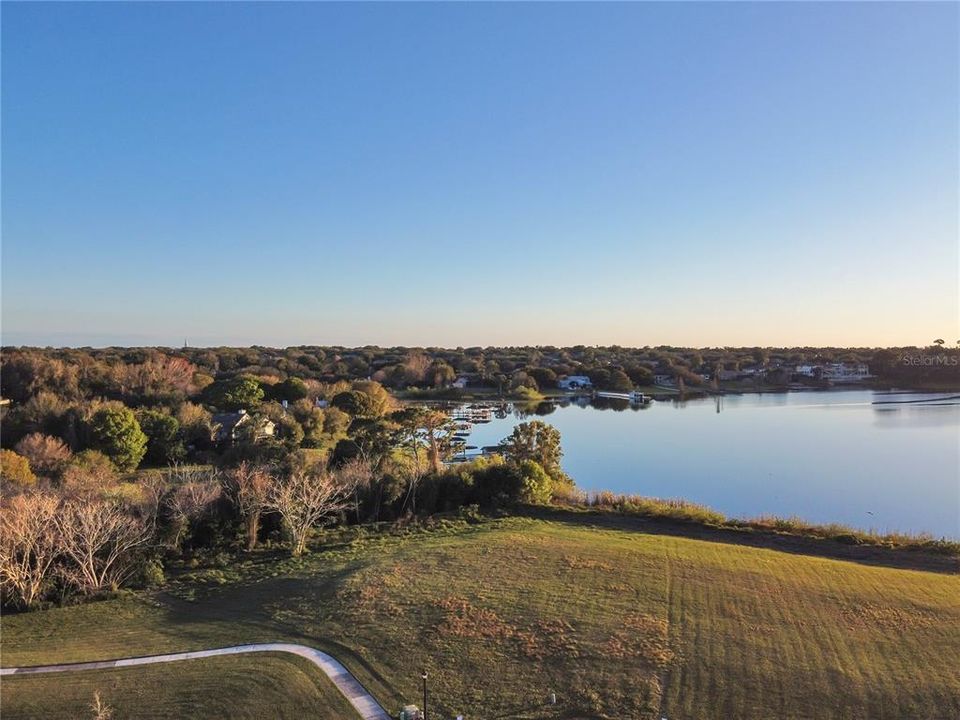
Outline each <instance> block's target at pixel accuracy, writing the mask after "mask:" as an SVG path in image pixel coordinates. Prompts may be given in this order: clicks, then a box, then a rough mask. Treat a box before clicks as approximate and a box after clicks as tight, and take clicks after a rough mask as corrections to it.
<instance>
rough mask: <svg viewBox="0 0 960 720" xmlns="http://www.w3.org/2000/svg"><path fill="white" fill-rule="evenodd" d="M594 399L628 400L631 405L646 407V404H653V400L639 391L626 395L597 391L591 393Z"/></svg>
mask: <svg viewBox="0 0 960 720" xmlns="http://www.w3.org/2000/svg"><path fill="white" fill-rule="evenodd" d="M593 396H594V397H602V398H611V399H613V400H628V401H629V402H632V403H637V404H638V405H646V404H647V403H651V402H653V398H652V397H650V396H649V395H645V394H643V393H642V392H640V391H639V390H632V391H631V392H628V393H619V392H606V391H604V390H597V391H596V392H594V393H593Z"/></svg>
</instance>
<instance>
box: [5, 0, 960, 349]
mask: <svg viewBox="0 0 960 720" xmlns="http://www.w3.org/2000/svg"><path fill="white" fill-rule="evenodd" d="M2 21H3V30H2V32H3V36H2V40H3V45H2V61H3V67H2V101H3V106H2V123H3V126H2V133H3V137H2V140H3V166H2V181H3V188H2V189H3V195H2V200H3V208H2V209H3V218H2V230H3V249H2V261H3V263H2V279H3V289H2V299H3V313H2V320H3V327H2V331H3V342H4V343H15V344H20V343H30V344H53V345H63V344H93V345H103V344H155V343H160V344H173V345H179V344H181V343H182V342H183V341H184V339H187V340H188V341H189V342H190V344H192V345H204V344H251V343H257V344H265V345H290V344H307V343H337V344H347V345H355V344H366V343H375V344H381V345H392V344H407V345H448V346H456V345H486V344H578V343H583V344H612V343H618V344H621V345H656V344H661V343H662V344H677V345H696V346H705V345H803V344H817V345H821V344H822V345H828V344H836V345H894V344H913V343H928V342H930V340H932V339H933V338H934V337H945V338H948V339H949V341H951V342H952V340H954V339H956V337H960V327H958V324H960V323H958V271H960V266H958V248H957V244H958V240H957V238H958V49H960V48H958V6H957V4H954V3H941V4H919V3H910V4H872V3H864V4H860V3H857V4H839V3H837V4H820V3H817V4H786V3H768V4H726V3H724V4H693V3H690V4H581V3H577V4H445V5H441V4H271V3H263V4H215V3H206V4H204V3H195V4H194V3H191V4H186V3H175V4H162V3H161V4H147V3H97V4H85V3H76V4H46V3H40V4H30V3H22V4H21V3H8V2H4V3H3V5H2Z"/></svg>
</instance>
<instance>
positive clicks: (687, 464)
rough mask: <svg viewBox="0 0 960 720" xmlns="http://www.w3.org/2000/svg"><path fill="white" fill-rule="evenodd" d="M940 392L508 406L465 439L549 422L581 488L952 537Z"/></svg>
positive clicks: (951, 412)
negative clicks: (643, 404)
mask: <svg viewBox="0 0 960 720" xmlns="http://www.w3.org/2000/svg"><path fill="white" fill-rule="evenodd" d="M952 397H953V398H956V395H953V396H952ZM950 398H951V396H950V395H943V394H915V393H886V392H874V391H869V390H834V391H829V392H813V391H811V392H792V393H777V394H762V395H758V394H746V395H728V396H725V397H721V398H712V397H711V398H704V399H696V400H688V401H686V402H683V403H680V402H669V401H664V402H657V403H654V404H652V405H651V406H648V407H646V408H627V409H623V407H624V406H625V405H626V403H625V402H621V403H619V408H617V409H613V408H606V409H597V408H594V407H590V406H587V407H583V406H580V405H577V404H568V405H566V406H563V405H556V404H553V405H552V408H553V409H552V411H549V410H550V406H546V405H541V406H540V408H539V411H538V413H534V414H531V413H530V410H531V409H532V408H528V409H527V410H526V411H524V410H523V409H521V408H520V407H519V406H513V405H510V406H507V410H508V412H507V413H506V416H505V417H495V418H494V419H493V420H492V421H491V422H489V423H486V424H476V425H474V426H473V428H472V431H471V434H470V438H469V440H468V442H469V443H470V444H471V445H476V446H479V447H482V446H485V445H495V444H497V443H498V442H499V441H500V440H502V439H503V438H504V437H506V436H507V435H508V434H509V433H510V430H511V429H512V427H513V426H514V425H516V424H517V423H519V422H523V421H524V420H526V419H542V420H544V421H546V422H549V423H550V424H552V425H553V426H555V427H556V428H557V429H558V430H560V432H561V434H562V436H563V450H564V457H563V463H562V465H563V468H564V470H566V472H567V473H569V474H570V475H571V477H573V478H574V479H575V480H576V483H577V485H578V486H579V487H581V488H583V489H586V490H613V491H616V492H623V493H637V494H641V495H648V496H655V497H663V498H685V499H687V500H692V501H694V502H698V503H702V504H704V505H708V506H710V507H713V508H715V509H717V510H720V511H722V512H724V513H726V514H727V515H731V516H736V517H755V516H758V515H779V516H799V517H801V518H804V519H806V520H811V521H815V522H823V523H828V522H840V523H845V524H848V525H853V526H855V527H859V528H863V529H875V530H879V531H883V532H887V531H896V530H899V531H910V532H928V533H931V534H933V535H935V536H938V537H939V536H946V537H951V538H958V537H960V432H958V431H960V400H957V399H950ZM548 411H549V412H548ZM542 413H547V414H542ZM503 414H504V413H501V415H503Z"/></svg>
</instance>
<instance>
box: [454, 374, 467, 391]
mask: <svg viewBox="0 0 960 720" xmlns="http://www.w3.org/2000/svg"><path fill="white" fill-rule="evenodd" d="M466 386H467V377H466V376H465V375H461V376H460V377H458V378H457V379H456V380H454V381H453V382H452V383H451V384H450V387H455V388H457V389H458V390H463V389H464V388H465V387H466Z"/></svg>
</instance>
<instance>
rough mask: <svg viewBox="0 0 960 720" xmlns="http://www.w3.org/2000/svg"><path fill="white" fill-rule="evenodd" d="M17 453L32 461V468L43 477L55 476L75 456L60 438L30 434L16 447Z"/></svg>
mask: <svg viewBox="0 0 960 720" xmlns="http://www.w3.org/2000/svg"><path fill="white" fill-rule="evenodd" d="M16 451H17V452H18V453H20V454H21V455H23V456H24V457H25V458H27V460H29V461H30V467H31V469H33V470H34V471H36V472H38V473H40V474H41V475H47V476H50V475H55V474H56V473H58V472H59V471H60V470H61V469H62V468H63V467H64V465H66V463H67V461H68V460H69V459H70V457H71V456H72V455H73V453H71V452H70V448H68V447H67V444H66V443H65V442H63V440H61V439H60V438H58V437H52V436H50V435H44V434H43V433H36V432H35V433H30V434H29V435H27V436H26V437H24V438H22V439H21V440H20V442H18V443H17V445H16Z"/></svg>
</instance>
